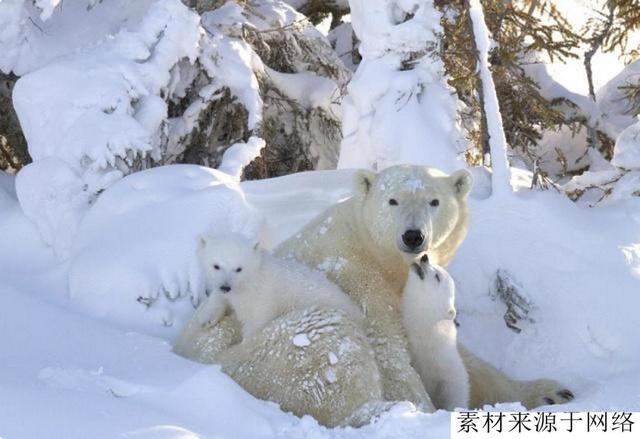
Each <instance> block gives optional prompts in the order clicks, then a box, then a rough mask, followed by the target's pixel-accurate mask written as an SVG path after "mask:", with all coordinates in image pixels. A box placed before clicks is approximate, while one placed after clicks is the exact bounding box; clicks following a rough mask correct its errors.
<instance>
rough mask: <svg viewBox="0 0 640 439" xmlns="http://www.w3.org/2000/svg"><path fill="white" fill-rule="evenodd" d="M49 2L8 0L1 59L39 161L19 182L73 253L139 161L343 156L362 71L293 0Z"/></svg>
mask: <svg viewBox="0 0 640 439" xmlns="http://www.w3.org/2000/svg"><path fill="white" fill-rule="evenodd" d="M40 3H42V4H40ZM40 3H38V2H31V1H22V2H20V1H14V2H13V3H9V4H7V3H6V2H3V3H2V4H0V22H7V23H11V24H12V26H9V27H8V28H7V31H6V32H5V33H3V34H2V40H0V45H2V47H4V48H5V49H6V50H5V52H4V53H3V56H2V59H1V62H0V66H1V67H2V70H3V71H4V72H5V73H6V74H9V73H11V74H15V75H17V76H19V77H20V78H19V80H18V81H17V83H16V86H15V90H14V96H13V103H14V106H15V109H16V111H17V114H18V116H19V118H20V123H21V125H22V129H23V131H24V135H25V137H26V139H27V142H28V145H29V153H30V156H31V158H32V159H33V161H34V163H32V164H31V165H29V166H27V167H26V168H25V169H24V170H23V171H22V172H21V173H20V174H19V175H18V180H17V187H18V196H19V198H20V202H21V204H22V206H23V209H24V210H25V212H26V213H27V215H29V216H30V217H31V218H32V219H33V220H34V221H35V222H36V223H37V225H38V228H39V230H40V232H41V233H42V235H43V236H44V237H45V239H46V240H47V242H49V243H50V244H52V245H53V246H54V247H55V248H56V249H57V250H58V252H59V254H61V255H62V256H64V255H65V254H66V252H67V251H68V249H69V248H70V246H71V243H72V240H73V235H74V230H75V229H76V227H77V225H78V223H79V221H80V220H81V218H82V216H83V215H84V212H86V211H87V209H88V208H89V206H90V205H91V204H92V203H93V201H94V200H95V199H96V197H97V196H99V194H100V193H101V192H102V191H103V190H104V189H105V188H107V187H108V186H110V185H111V184H112V183H113V182H114V181H116V180H118V179H120V178H121V177H122V176H123V175H126V174H129V173H131V172H135V171H138V170H142V169H146V168H149V167H153V166H157V165H162V164H170V163H185V162H186V163H197V164H203V165H208V166H213V167H217V166H222V168H223V169H231V170H233V172H232V173H234V174H237V173H238V172H240V174H243V175H244V176H245V177H253V178H255V177H266V176H274V175H282V174H286V173H290V172H295V171H300V170H307V169H314V168H320V169H322V168H327V167H334V166H335V164H336V163H337V159H338V148H339V144H340V110H339V103H340V99H341V91H342V89H343V88H344V87H345V85H346V83H347V81H348V80H349V78H350V76H351V72H350V71H349V70H348V69H346V68H345V67H344V66H343V64H342V63H341V61H340V59H339V58H338V57H337V56H336V54H335V52H334V51H333V50H332V48H331V46H330V45H329V43H328V42H327V40H326V39H325V38H324V37H323V36H322V35H321V34H320V33H319V32H318V31H316V30H315V28H314V27H313V26H312V25H311V24H310V23H309V21H308V20H307V19H306V18H305V17H304V16H302V15H301V14H299V13H297V12H296V11H295V10H293V9H292V8H291V7H289V6H287V5H286V4H283V3H280V2H273V1H270V0H253V1H248V2H245V1H241V2H237V3H234V2H222V1H207V2H204V1H202V2H200V1H199V2H189V3H193V4H190V6H193V7H194V8H195V9H189V8H188V7H187V6H185V5H184V4H183V3H181V2H180V1H178V0H143V1H139V2H135V3H131V2H128V1H124V0H114V1H110V2H95V1H90V0H86V1H78V2H73V3H70V4H65V6H64V7H63V6H62V3H61V2H60V3H56V2H53V3H51V4H49V3H46V5H45V4H44V2H40ZM47 5H49V6H47ZM310 91H311V92H310ZM242 145H246V151H245V152H243V153H240V152H238V151H237V150H238V149H241V146H242ZM264 145H266V146H265V147H264V148H262V146H264ZM232 146H234V148H233V150H234V152H233V153H230V154H228V155H227V157H231V158H229V160H232V162H233V164H226V165H225V164H224V163H223V159H224V158H225V151H226V150H227V149H229V148H230V147H232ZM258 155H259V159H258V161H256V162H255V163H254V164H253V165H252V166H250V167H248V168H246V169H244V173H243V172H242V171H243V168H244V165H247V164H248V162H250V161H252V159H253V158H254V157H255V156H258ZM239 157H242V158H243V160H244V161H245V162H242V163H240V162H238V159H239ZM238 166H240V171H238ZM238 176H239V175H238Z"/></svg>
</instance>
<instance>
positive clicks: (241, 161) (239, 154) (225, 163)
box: [218, 137, 266, 181]
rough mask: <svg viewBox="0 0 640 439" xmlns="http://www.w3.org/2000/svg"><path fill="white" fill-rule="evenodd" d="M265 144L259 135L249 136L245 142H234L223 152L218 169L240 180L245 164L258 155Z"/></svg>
mask: <svg viewBox="0 0 640 439" xmlns="http://www.w3.org/2000/svg"><path fill="white" fill-rule="evenodd" d="M265 146H266V143H265V141H264V140H263V139H261V138H259V137H251V138H250V139H249V140H248V141H247V142H246V143H243V142H240V143H235V144H233V145H231V146H230V147H229V148H228V149H227V150H226V151H225V152H224V155H223V156H222V163H221V164H220V166H219V167H218V169H219V170H220V171H222V172H225V173H227V174H229V175H231V176H232V177H234V178H235V179H236V180H238V181H240V177H241V176H242V171H243V170H244V168H245V166H247V165H248V164H249V163H251V162H252V161H253V160H254V159H256V158H257V157H260V153H261V152H262V150H263V149H264V147H265Z"/></svg>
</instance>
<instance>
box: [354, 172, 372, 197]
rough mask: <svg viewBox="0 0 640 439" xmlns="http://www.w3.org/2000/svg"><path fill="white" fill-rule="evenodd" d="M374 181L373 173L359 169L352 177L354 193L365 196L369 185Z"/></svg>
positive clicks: (369, 187) (369, 188)
mask: <svg viewBox="0 0 640 439" xmlns="http://www.w3.org/2000/svg"><path fill="white" fill-rule="evenodd" d="M375 179H376V174H375V172H372V171H367V170H366V169H360V170H359V171H358V172H356V175H355V177H354V186H355V192H356V194H359V195H367V194H368V193H369V191H370V190H371V185H373V181H374V180H375Z"/></svg>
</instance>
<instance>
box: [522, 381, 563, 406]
mask: <svg viewBox="0 0 640 439" xmlns="http://www.w3.org/2000/svg"><path fill="white" fill-rule="evenodd" d="M521 396H522V397H521V401H522V404H523V405H524V406H525V407H526V408H527V409H532V408H535V407H539V406H541V405H554V404H565V403H567V402H569V401H571V400H572V399H574V398H575V396H574V394H573V392H572V391H571V390H569V389H567V388H566V386H564V385H562V384H560V383H559V382H557V381H553V380H534V381H528V382H526V383H523V386H522V395H521Z"/></svg>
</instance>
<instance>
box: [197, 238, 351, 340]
mask: <svg viewBox="0 0 640 439" xmlns="http://www.w3.org/2000/svg"><path fill="white" fill-rule="evenodd" d="M198 258H199V259H200V263H201V265H202V268H203V269H204V271H205V273H206V275H207V283H208V284H209V288H210V291H211V295H210V297H209V299H208V300H207V301H206V302H205V303H203V304H202V305H201V306H200V307H199V308H198V310H197V311H196V313H195V315H194V317H195V319H196V321H197V322H198V323H200V324H202V325H207V324H208V325H214V324H215V323H217V322H218V321H219V320H220V318H222V316H224V314H225V312H226V310H227V308H228V307H230V308H231V309H233V311H234V312H235V314H236V318H237V319H238V322H240V324H241V327H242V338H243V339H245V338H247V337H250V336H252V335H253V334H255V333H257V332H259V331H260V330H261V329H263V328H264V327H265V326H266V325H267V324H268V323H269V322H271V321H272V320H274V319H275V318H277V317H279V316H281V315H284V314H287V313H288V312H290V311H294V310H299V309H305V308H310V307H319V308H329V309H336V310H341V311H343V312H345V313H347V314H348V315H349V316H351V317H353V318H354V320H355V321H357V322H360V321H361V320H362V318H363V317H362V313H361V311H360V309H359V308H358V307H357V306H356V305H355V304H354V303H353V302H352V301H351V299H350V298H349V296H347V295H346V294H345V293H344V292H342V290H340V288H338V287H337V286H336V285H334V284H333V283H331V282H330V281H329V280H328V279H327V278H326V277H324V275H323V274H321V273H319V272H314V271H312V270H311V269H309V268H308V267H306V266H304V265H302V264H300V263H298V262H294V261H290V260H284V259H279V258H277V257H275V256H273V255H271V254H269V253H267V252H266V251H264V250H261V249H259V248H258V246H257V244H256V245H254V244H252V243H251V242H250V241H249V240H247V238H245V237H244V236H242V235H239V234H228V235H225V236H214V235H202V236H200V238H199V242H198Z"/></svg>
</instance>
